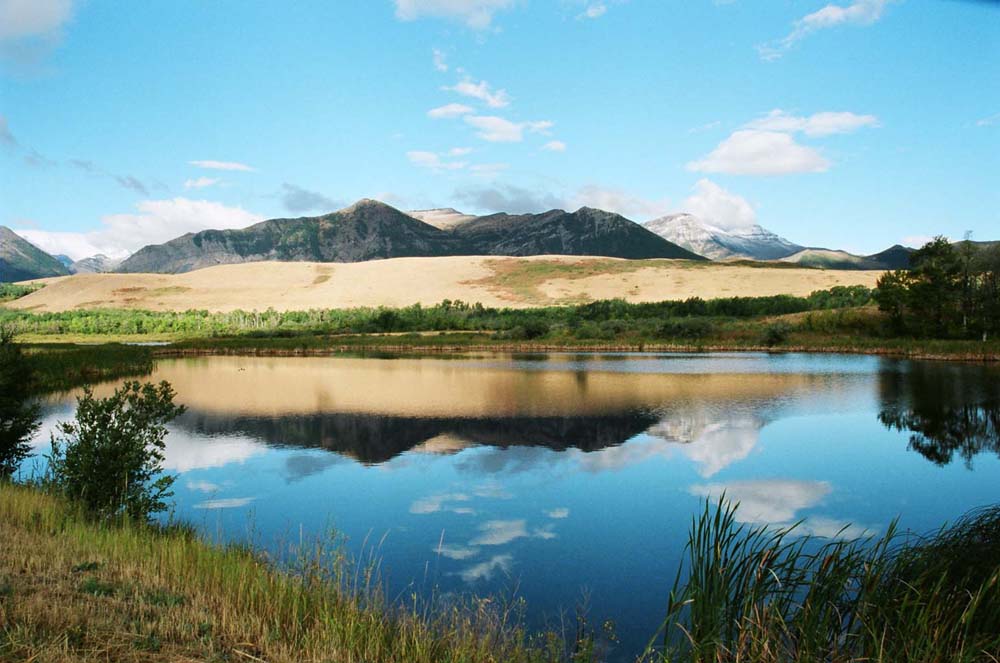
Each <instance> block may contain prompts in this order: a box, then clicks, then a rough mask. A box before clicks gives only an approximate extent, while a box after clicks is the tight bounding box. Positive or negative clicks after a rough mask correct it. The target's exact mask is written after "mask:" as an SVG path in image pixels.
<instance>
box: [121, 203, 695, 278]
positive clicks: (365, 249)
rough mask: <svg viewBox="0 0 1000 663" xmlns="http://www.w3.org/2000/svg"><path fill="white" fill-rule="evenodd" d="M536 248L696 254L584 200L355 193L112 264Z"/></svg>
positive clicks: (144, 266)
mask: <svg viewBox="0 0 1000 663" xmlns="http://www.w3.org/2000/svg"><path fill="white" fill-rule="evenodd" d="M417 216H424V217H425V218H427V219H428V222H424V221H422V220H420V219H419V218H416V217H417ZM432 224H436V225H438V226H440V227H435V225H432ZM442 228H446V230H442ZM542 254H568V255H597V256H609V257H617V258H687V259H691V260H702V259H703V258H701V256H698V255H696V254H694V253H691V252H690V251H687V250H686V249H683V248H681V247H679V246H677V245H675V244H672V243H670V242H668V241H667V240H665V239H663V238H662V237H659V236H657V235H656V234H654V233H652V232H650V231H648V230H646V229H645V228H643V227H642V226H640V225H638V224H637V223H634V222H632V221H629V220H628V219H626V218H625V217H622V216H619V215H618V214H612V213H611V212H604V211H601V210H595V209H590V208H586V207H584V208H581V209H579V210H577V211H576V212H564V211H563V210H552V211H550V212H545V213H543V214H521V215H509V214H492V215H490V216H481V217H474V216H470V215H467V214H462V213H461V212H458V211H456V210H452V209H436V210H418V211H417V212H411V213H410V214H405V213H403V212H400V211H399V210H397V209H395V208H394V207H391V206H389V205H386V204H385V203H380V202H378V201H375V200H362V201H360V202H358V203H356V204H354V205H352V206H351V207H347V208H345V209H342V210H340V211H339V212H334V213H332V214H327V215H325V216H318V217H303V218H299V219H271V220H269V221H263V222H261V223H258V224H256V225H253V226H250V227H249V228H244V229H242V230H205V231H202V232H199V233H196V234H187V235H184V236H183V237H178V238H177V239H174V240H171V241H169V242H167V243H165V244H158V245H153V246H147V247H145V248H143V249H141V250H140V251H138V252H137V253H135V254H133V255H132V256H131V257H130V258H128V259H127V260H125V261H124V262H123V263H122V264H121V265H120V266H119V267H118V271H119V272H166V273H178V272H187V271H191V270H193V269H199V268H201V267H209V266H212V265H223V264H231V263H241V262H255V261H261V260H275V261H315V262H360V261H364V260H374V259H378V258H398V257H406V256H449V255H450V256H454V255H507V256H529V255H542Z"/></svg>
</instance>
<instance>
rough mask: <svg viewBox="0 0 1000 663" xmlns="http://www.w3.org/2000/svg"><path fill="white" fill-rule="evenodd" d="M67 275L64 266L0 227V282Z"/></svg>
mask: <svg viewBox="0 0 1000 663" xmlns="http://www.w3.org/2000/svg"><path fill="white" fill-rule="evenodd" d="M66 274H69V270H68V269H67V268H66V265H64V264H63V263H61V262H60V261H59V260H58V259H57V258H55V257H54V256H51V255H49V254H48V253H46V252H45V251H42V250H41V249H40V248H38V247H37V246H35V245H34V244H32V243H31V242H29V241H28V240H26V239H24V238H23V237H21V236H20V235H18V234H17V233H15V232H14V231H13V230H11V229H10V228H7V227H6V226H0V281H25V280H28V279H39V278H45V277H48V276H64V275H66Z"/></svg>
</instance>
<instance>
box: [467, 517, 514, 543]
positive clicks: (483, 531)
mask: <svg viewBox="0 0 1000 663" xmlns="http://www.w3.org/2000/svg"><path fill="white" fill-rule="evenodd" d="M479 531H480V534H479V536H477V537H476V538H474V539H473V540H472V541H470V542H469V544H470V545H473V546H502V545H504V544H506V543H510V542H511V541H514V540H515V539H521V538H524V537H526V536H528V530H527V528H526V527H525V521H524V520H490V521H487V522H485V523H483V524H482V525H480V526H479Z"/></svg>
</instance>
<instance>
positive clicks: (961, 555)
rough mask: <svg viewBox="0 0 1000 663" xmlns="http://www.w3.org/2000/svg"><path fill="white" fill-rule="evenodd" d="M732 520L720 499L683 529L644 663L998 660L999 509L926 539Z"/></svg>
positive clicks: (730, 507) (733, 512) (733, 511)
mask: <svg viewBox="0 0 1000 663" xmlns="http://www.w3.org/2000/svg"><path fill="white" fill-rule="evenodd" d="M737 515H738V509H737V506H736V505H734V504H732V503H728V502H726V501H725V498H724V497H723V499H721V500H720V501H719V502H718V503H717V504H716V505H714V506H713V505H711V504H708V503H707V504H706V505H705V508H704V510H703V511H702V512H701V514H700V515H699V516H697V517H696V518H694V520H693V522H692V526H691V530H690V535H689V539H688V544H687V548H686V551H687V556H688V562H687V567H686V569H684V571H686V574H687V578H686V580H685V581H684V582H681V577H682V575H681V573H682V572H681V570H679V571H678V576H677V581H675V583H674V587H673V589H672V591H671V592H670V600H669V604H668V606H667V617H666V620H665V622H664V626H663V642H662V645H663V646H662V651H661V652H658V653H656V654H653V653H652V643H651V645H650V650H649V651H647V655H648V660H660V657H661V656H662V660H665V661H670V662H678V663H680V662H685V663H687V662H689V661H695V662H699V663H709V662H712V663H725V662H730V661H731V662H734V663H735V662H736V661H754V662H755V663H772V662H773V663H783V662H786V661H787V662H792V661H826V662H830V663H847V662H854V661H871V662H878V663H897V662H910V661H914V662H916V661H921V662H922V661H937V662H945V661H947V662H953V663H979V662H983V663H985V662H991V663H995V662H996V661H997V660H1000V506H993V507H989V508H984V509H981V510H978V511H973V512H971V513H969V514H967V515H966V516H964V517H963V518H962V519H961V520H959V521H958V522H956V523H954V524H953V525H951V526H950V527H947V528H945V529H942V530H941V531H939V532H937V533H936V534H933V535H930V536H928V537H914V536H909V537H907V536H903V535H901V534H900V533H898V531H897V530H896V527H895V525H893V526H891V527H890V528H889V529H888V531H887V533H886V534H885V535H884V536H882V537H881V538H867V539H861V540H851V541H845V540H832V541H826V542H822V541H821V540H817V539H815V538H813V537H809V536H804V537H798V536H796V533H795V531H794V526H793V527H792V528H779V529H769V528H767V527H753V528H750V527H747V526H746V525H744V524H740V522H739V520H738V518H737Z"/></svg>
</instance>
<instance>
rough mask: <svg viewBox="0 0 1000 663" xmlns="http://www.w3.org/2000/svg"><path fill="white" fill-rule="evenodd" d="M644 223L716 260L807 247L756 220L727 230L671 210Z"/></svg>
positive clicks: (768, 257) (769, 256)
mask: <svg viewBox="0 0 1000 663" xmlns="http://www.w3.org/2000/svg"><path fill="white" fill-rule="evenodd" d="M644 225H645V227H646V228H647V229H648V230H651V231H652V232H654V233H656V234H657V235H659V236H660V237H663V238H664V239H666V240H668V241H670V242H673V243H674V244H677V245H679V246H682V247H684V248H685V249H688V250H689V251H693V252H695V253H697V254H699V255H703V256H705V257H706V258H710V259H712V260H727V259H738V258H744V259H750V260H775V259H778V258H784V257H786V256H790V255H792V254H793V253H796V252H797V251H801V250H802V248H803V247H801V246H799V245H798V244H793V243H792V242H789V241H788V240H787V239H785V238H784V237H779V236H778V235H776V234H774V233H773V232H771V231H770V230H767V229H766V228H763V227H761V226H759V225H756V224H755V225H752V226H749V227H747V228H739V229H734V230H726V229H723V228H719V227H717V226H713V225H712V224H710V223H708V222H706V221H704V220H702V219H699V218H698V217H696V216H694V215H692V214H686V213H680V214H669V215H667V216H663V217H660V218H658V219H654V220H652V221H648V222H646V223H645V224H644Z"/></svg>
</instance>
